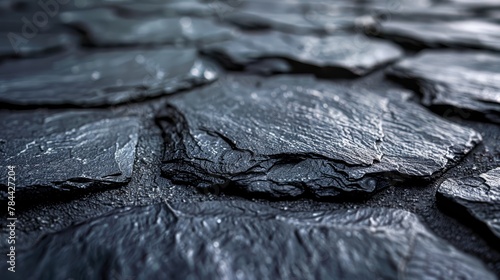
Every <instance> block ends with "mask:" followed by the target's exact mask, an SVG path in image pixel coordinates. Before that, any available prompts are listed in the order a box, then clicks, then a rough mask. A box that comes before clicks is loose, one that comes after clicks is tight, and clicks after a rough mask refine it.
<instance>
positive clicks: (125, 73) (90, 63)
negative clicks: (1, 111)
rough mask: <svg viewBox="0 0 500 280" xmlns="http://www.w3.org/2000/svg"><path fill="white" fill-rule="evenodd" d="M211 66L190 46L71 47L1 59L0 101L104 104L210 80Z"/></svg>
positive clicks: (61, 104) (212, 71) (160, 93)
mask: <svg viewBox="0 0 500 280" xmlns="http://www.w3.org/2000/svg"><path fill="white" fill-rule="evenodd" d="M216 78H217V73H216V71H215V68H213V66H211V65H209V64H206V63H205V62H204V61H202V60H200V59H199V58H198V55H197V51H196V50H195V49H190V48H185V49H171V48H163V49H158V50H154V49H153V50H114V51H111V50H109V51H85V52H83V51H82V52H74V53H71V54H64V55H60V56H54V57H50V58H43V59H32V60H24V61H12V62H9V63H4V64H1V65H0V103H4V104H13V105H17V106H80V107H91V106H109V105H116V104H121V103H125V102H130V101H136V100H142V99H145V98H151V97H157V96H161V95H166V94H172V93H175V92H178V91H180V90H184V89H189V88H193V87H195V86H198V85H201V84H205V83H209V82H212V81H213V80H215V79H216Z"/></svg>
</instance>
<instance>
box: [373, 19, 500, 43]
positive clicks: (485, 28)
mask: <svg viewBox="0 0 500 280" xmlns="http://www.w3.org/2000/svg"><path fill="white" fill-rule="evenodd" d="M424 19H425V18H424ZM374 28H376V29H377V30H376V31H375V32H376V33H377V34H379V35H380V36H381V37H384V38H390V39H394V40H396V41H398V42H401V43H404V44H407V45H414V46H417V47H432V48H439V47H455V48H477V49H486V50H494V51H500V23H498V22H494V21H488V20H482V19H476V18H470V19H467V18H465V19H460V20H456V19H455V20H440V19H428V18H427V19H425V20H422V18H417V19H410V20H408V19H406V20H405V19H394V20H390V21H384V22H381V23H380V24H378V25H376V26H375V27H374Z"/></svg>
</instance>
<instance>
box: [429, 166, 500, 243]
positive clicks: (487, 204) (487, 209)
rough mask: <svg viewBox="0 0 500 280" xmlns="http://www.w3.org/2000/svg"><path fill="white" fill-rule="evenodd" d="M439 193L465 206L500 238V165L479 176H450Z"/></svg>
mask: <svg viewBox="0 0 500 280" xmlns="http://www.w3.org/2000/svg"><path fill="white" fill-rule="evenodd" d="M438 195H441V196H443V197H445V198H446V199H448V200H451V201H452V202H453V203H455V204H458V205H461V206H462V207H464V208H465V209H466V210H467V211H468V212H469V213H470V214H471V215H472V216H473V217H474V218H476V219H478V220H479V221H481V222H483V223H484V224H486V226H487V227H488V228H489V229H490V230H491V231H492V232H493V234H495V235H496V236H497V238H500V167H499V168H495V169H492V170H490V171H488V172H485V173H483V174H480V175H479V176H473V177H464V178H450V179H448V180H446V181H444V182H443V183H442V184H441V186H440V187H439V189H438Z"/></svg>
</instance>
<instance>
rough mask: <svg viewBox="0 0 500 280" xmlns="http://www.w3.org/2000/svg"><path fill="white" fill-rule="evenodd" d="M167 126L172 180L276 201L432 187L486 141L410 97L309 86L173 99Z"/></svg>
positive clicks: (226, 90) (214, 90) (287, 80)
mask: <svg viewBox="0 0 500 280" xmlns="http://www.w3.org/2000/svg"><path fill="white" fill-rule="evenodd" d="M359 96H363V98H359ZM159 122H160V125H161V126H162V127H163V130H164V132H165V141H166V152H165V156H164V164H163V167H162V171H163V174H164V175H165V176H167V178H171V179H172V180H173V181H174V182H182V183H189V184H193V185H196V186H198V187H199V188H212V187H214V186H219V185H227V184H233V185H235V187H238V188H241V189H243V190H245V191H248V192H251V193H261V194H266V195H271V196H276V197H279V196H298V195H301V194H304V192H310V193H313V194H314V195H316V196H335V195H338V194H340V193H341V192H354V193H355V192H366V193H370V192H373V191H375V190H377V189H379V188H382V187H384V185H386V184H387V179H388V178H391V180H396V178H394V177H401V179H402V177H424V178H428V177H431V176H432V175H433V174H435V173H437V172H439V171H443V170H444V169H445V168H446V166H447V165H448V164H449V163H450V162H453V160H454V159H458V158H460V157H461V156H462V155H464V154H466V153H467V152H468V151H469V150H470V149H471V148H473V147H474V145H475V144H476V143H478V142H480V140H481V136H480V135H479V134H478V133H477V132H475V131H474V130H472V129H469V128H466V127H461V126H458V125H454V124H452V123H450V122H446V121H443V120H441V119H439V118H437V117H435V116H433V115H432V114H429V113H428V112H426V111H425V110H423V109H422V108H420V107H419V106H418V105H413V104H409V103H407V102H405V97H404V93H402V92H399V96H398V95H395V96H394V97H393V98H385V97H383V96H381V95H378V94H377V93H376V92H372V91H370V90H368V89H349V88H346V87H342V86H335V84H326V83H321V82H319V81H316V80H314V79H312V78H307V77H303V78H297V77H286V76H283V77H278V78H267V79H266V80H253V81H252V80H251V79H248V80H245V79H244V78H242V79H240V80H238V79H232V78H228V79H224V80H222V81H220V82H219V83H216V84H213V85H212V86H211V87H206V88H203V89H201V90H199V91H194V92H190V93H187V94H185V95H182V96H178V97H174V98H172V99H171V100H170V101H169V104H168V106H167V107H166V108H165V110H164V111H163V112H162V113H161V117H160V119H159ZM262 139H266V141H265V143H263V142H262Z"/></svg>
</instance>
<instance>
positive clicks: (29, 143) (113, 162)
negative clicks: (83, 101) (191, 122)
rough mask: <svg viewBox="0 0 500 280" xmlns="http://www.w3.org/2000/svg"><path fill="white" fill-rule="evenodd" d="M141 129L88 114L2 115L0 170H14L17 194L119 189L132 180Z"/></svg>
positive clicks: (133, 122)
mask: <svg viewBox="0 0 500 280" xmlns="http://www.w3.org/2000/svg"><path fill="white" fill-rule="evenodd" d="M139 129H140V121H139V119H138V118H136V117H115V118H110V117H106V116H102V115H99V114H96V113H95V112H92V111H88V112H63V113H43V112H39V113H36V112H35V113H24V112H18V113H10V114H6V113H2V116H1V121H0V130H1V131H2V134H1V135H0V155H1V157H0V158H1V159H0V168H3V169H4V170H7V167H8V166H15V167H16V168H15V172H16V174H17V176H16V178H17V180H16V182H15V184H16V192H17V193H18V194H20V193H25V192H37V191H46V190H48V189H50V188H55V189H61V190H69V189H76V188H88V187H94V186H99V187H101V188H102V187H114V186H120V185H123V184H125V183H127V182H128V181H130V179H131V177H132V170H133V165H134V160H135V149H136V145H137V141H138V138H137V137H138V136H137V135H138V131H139ZM0 185H1V186H2V192H4V191H6V190H7V186H6V185H7V181H2V182H1V183H0Z"/></svg>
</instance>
